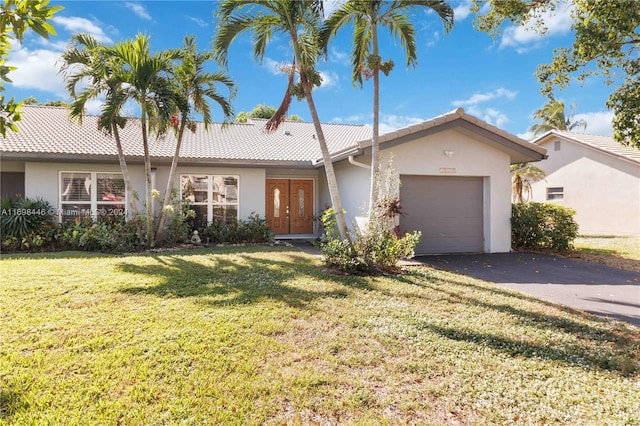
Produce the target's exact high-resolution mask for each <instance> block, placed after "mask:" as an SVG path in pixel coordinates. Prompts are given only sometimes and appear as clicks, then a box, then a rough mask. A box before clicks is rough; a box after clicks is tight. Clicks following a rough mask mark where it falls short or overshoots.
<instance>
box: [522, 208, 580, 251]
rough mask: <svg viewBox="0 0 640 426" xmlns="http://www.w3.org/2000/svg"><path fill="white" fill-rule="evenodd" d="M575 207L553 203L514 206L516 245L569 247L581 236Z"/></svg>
mask: <svg viewBox="0 0 640 426" xmlns="http://www.w3.org/2000/svg"><path fill="white" fill-rule="evenodd" d="M575 213H576V212H575V211H574V210H573V209H570V208H567V207H564V206H559V205H557V204H552V203H536V202H529V203H518V204H513V205H512V208H511V245H512V247H513V248H525V249H553V250H568V249H570V248H572V246H573V240H575V238H576V237H577V236H578V224H577V223H576V222H575V221H574V219H573V216H574V215H575Z"/></svg>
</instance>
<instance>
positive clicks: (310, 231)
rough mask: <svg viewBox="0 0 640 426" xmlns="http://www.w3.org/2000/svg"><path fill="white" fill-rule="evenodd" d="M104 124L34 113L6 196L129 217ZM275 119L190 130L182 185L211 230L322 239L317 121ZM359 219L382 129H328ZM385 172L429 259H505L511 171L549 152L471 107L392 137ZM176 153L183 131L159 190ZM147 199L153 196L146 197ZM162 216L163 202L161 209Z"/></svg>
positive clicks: (7, 159)
mask: <svg viewBox="0 0 640 426" xmlns="http://www.w3.org/2000/svg"><path fill="white" fill-rule="evenodd" d="M96 123H97V119H96V117H92V116H87V117H85V118H84V120H83V125H82V126H80V125H78V124H77V123H75V122H71V121H69V119H68V117H67V111H66V110H65V109H64V108H55V107H43V106H25V107H24V108H23V119H22V121H21V122H20V123H18V127H19V129H20V131H19V132H18V133H11V132H10V133H9V134H8V135H7V137H6V138H5V139H3V140H2V143H1V146H0V153H1V154H2V157H1V160H0V169H1V175H0V177H1V180H2V184H1V185H2V193H3V194H12V193H17V192H19V193H22V194H24V195H25V196H27V197H36V196H40V197H43V198H45V199H46V200H47V201H49V202H50V203H51V204H52V205H53V206H54V208H55V209H56V211H57V212H58V215H59V218H60V219H61V220H66V219H71V218H74V217H77V216H78V215H82V214H83V213H87V212H88V213H90V214H94V215H95V214H96V213H105V212H106V213H113V214H118V213H120V212H121V211H122V210H121V209H123V208H124V207H125V206H126V201H127V200H125V191H124V183H123V179H122V176H121V174H120V167H119V165H118V160H117V157H116V150H115V143H114V142H113V140H112V139H111V138H110V137H109V136H106V135H104V134H103V133H101V132H100V131H98V130H97V126H96ZM263 129H264V121H260V120H250V121H249V122H248V123H247V124H233V125H229V126H226V127H222V126H221V125H219V124H215V125H213V126H212V127H210V128H209V130H208V131H205V130H204V127H203V126H202V125H201V124H198V126H197V129H196V131H195V133H187V134H185V139H184V141H183V145H182V149H181V157H180V164H179V166H178V170H177V177H176V182H175V187H176V188H177V192H178V197H180V198H182V199H188V200H190V201H191V202H192V205H193V208H194V209H195V210H196V213H197V220H198V221H199V223H200V224H204V223H206V222H210V221H213V220H223V221H226V220H231V219H244V218H247V217H248V216H249V215H250V214H251V213H252V212H256V213H258V214H259V215H261V216H263V217H266V218H267V220H268V221H269V223H270V225H271V227H272V229H273V230H274V231H275V232H276V234H278V235H279V236H283V237H288V238H299V237H307V238H308V237H314V236H316V235H317V234H318V232H319V227H318V223H317V221H316V220H315V219H316V218H317V217H318V215H319V214H320V213H321V212H322V210H323V209H325V208H326V207H328V206H329V205H330V197H329V194H328V189H327V184H326V178H325V173H324V169H323V163H322V160H321V157H322V156H321V154H320V149H319V147H318V140H317V136H316V135H315V130H314V128H313V124H312V123H296V122H285V123H284V124H283V125H282V126H281V127H280V129H278V130H277V131H276V132H272V133H267V132H265V131H264V130H263ZM323 130H324V132H325V136H326V139H327V141H328V143H329V149H330V152H331V153H332V158H333V162H334V164H335V168H336V175H337V178H338V184H339V187H340V191H341V196H342V202H343V207H344V208H345V209H346V210H347V219H348V221H349V223H354V222H355V217H356V216H359V215H361V214H362V213H363V211H364V209H365V207H366V203H367V200H368V195H369V173H370V171H369V169H368V164H369V163H370V151H371V149H370V146H371V139H370V138H371V129H370V128H368V127H366V126H356V125H343V124H323ZM121 139H122V142H123V145H124V152H125V154H126V156H127V162H128V165H129V170H130V175H131V179H132V185H133V186H134V188H133V189H134V190H135V191H137V192H138V193H139V194H144V191H145V186H144V167H143V160H142V144H141V142H140V128H139V122H138V121H137V120H135V119H131V120H129V121H128V124H127V126H126V127H125V129H124V130H122V131H121ZM380 141H381V153H382V157H383V162H382V164H383V165H384V164H386V163H387V160H388V159H389V158H391V156H393V157H394V160H393V166H394V168H395V170H396V171H397V172H398V173H399V174H400V178H401V181H402V186H401V188H400V194H399V196H400V202H401V205H402V207H403V211H404V212H405V215H403V216H402V217H401V218H400V228H401V230H404V231H411V230H414V229H417V230H420V231H422V242H421V244H420V245H419V246H418V249H417V252H418V253H452V252H506V251H509V250H510V239H511V238H510V237H511V224H510V217H511V198H510V197H511V180H510V173H509V165H510V164H512V163H518V162H530V161H539V160H541V159H542V158H544V156H545V150H544V149H543V148H541V147H538V146H536V145H534V144H531V143H529V142H527V141H525V140H523V139H520V138H518V137H516V136H514V135H511V134H509V133H507V132H504V131H502V130H500V129H498V128H496V127H494V126H492V125H490V124H488V123H486V122H484V121H481V120H479V119H477V118H475V117H472V116H470V115H468V114H466V113H465V112H464V110H462V109H461V108H459V109H457V110H455V111H453V112H450V113H447V114H445V115H442V116H439V117H436V118H433V119H431V120H427V121H425V122H423V123H420V124H417V125H414V126H410V127H407V128H404V129H400V130H398V131H395V132H392V133H389V134H386V135H382V136H381V138H380ZM174 147H175V138H174V136H173V134H172V133H168V134H167V135H165V136H163V137H161V138H159V139H158V140H156V141H153V142H151V143H150V150H151V156H152V162H153V185H154V187H155V188H157V189H158V190H160V192H161V193H162V192H163V187H164V185H165V184H166V180H167V177H168V173H169V166H170V162H171V156H172V155H173V150H174ZM140 198H141V199H144V197H143V196H141V197H140ZM156 208H158V206H156Z"/></svg>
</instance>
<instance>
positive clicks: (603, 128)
mask: <svg viewBox="0 0 640 426" xmlns="http://www.w3.org/2000/svg"><path fill="white" fill-rule="evenodd" d="M577 120H584V121H586V122H587V128H586V129H585V130H582V129H575V131H576V132H580V133H590V134H593V135H602V136H611V135H612V134H613V127H612V124H611V122H612V120H613V112H611V111H599V112H587V113H584V114H576V115H574V116H573V121H577Z"/></svg>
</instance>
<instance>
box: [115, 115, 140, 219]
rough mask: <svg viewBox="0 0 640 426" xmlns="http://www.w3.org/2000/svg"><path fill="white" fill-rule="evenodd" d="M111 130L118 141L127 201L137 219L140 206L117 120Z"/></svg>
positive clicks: (117, 145) (119, 159)
mask: <svg viewBox="0 0 640 426" xmlns="http://www.w3.org/2000/svg"><path fill="white" fill-rule="evenodd" d="M111 128H112V130H113V138H114V139H115V141H116V148H117V149H118V162H119V163H120V171H121V172H122V178H123V179H124V186H125V190H126V191H127V199H128V200H129V207H130V208H131V215H132V218H133V219H135V218H136V217H138V206H137V205H136V200H135V197H134V196H133V188H132V187H131V177H130V176H129V168H128V167H127V161H126V159H125V157H124V151H123V150H122V142H121V141H120V133H119V132H118V125H117V124H116V121H115V120H111Z"/></svg>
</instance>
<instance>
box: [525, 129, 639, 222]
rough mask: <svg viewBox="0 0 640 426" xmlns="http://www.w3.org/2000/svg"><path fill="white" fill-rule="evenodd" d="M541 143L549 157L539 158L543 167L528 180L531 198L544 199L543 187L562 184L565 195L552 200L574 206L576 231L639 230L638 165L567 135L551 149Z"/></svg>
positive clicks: (549, 143) (551, 144)
mask: <svg viewBox="0 0 640 426" xmlns="http://www.w3.org/2000/svg"><path fill="white" fill-rule="evenodd" d="M554 142H555V141H553V140H551V141H549V142H548V143H546V144H544V145H542V146H543V147H545V148H547V154H548V156H549V158H548V159H546V160H543V161H541V162H540V163H538V164H537V166H538V167H540V168H541V169H543V170H544V171H545V172H546V173H547V177H546V180H545V181H541V182H537V183H534V184H533V185H532V188H533V194H532V195H533V197H532V199H533V201H538V202H547V199H546V197H547V188H550V187H562V188H564V199H562V200H550V201H549V202H554V203H557V204H560V205H563V206H567V207H571V208H572V209H574V210H575V211H576V215H575V219H576V222H578V225H579V233H580V234H585V235H589V234H591V235H596V234H600V235H640V165H638V164H634V163H632V162H630V161H626V160H623V159H620V158H617V157H615V156H613V155H609V154H606V153H603V152H600V151H597V150H595V149H591V148H589V147H586V146H583V145H580V144H576V143H573V142H568V141H564V140H563V141H561V142H560V150H559V151H556V150H555V145H554Z"/></svg>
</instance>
